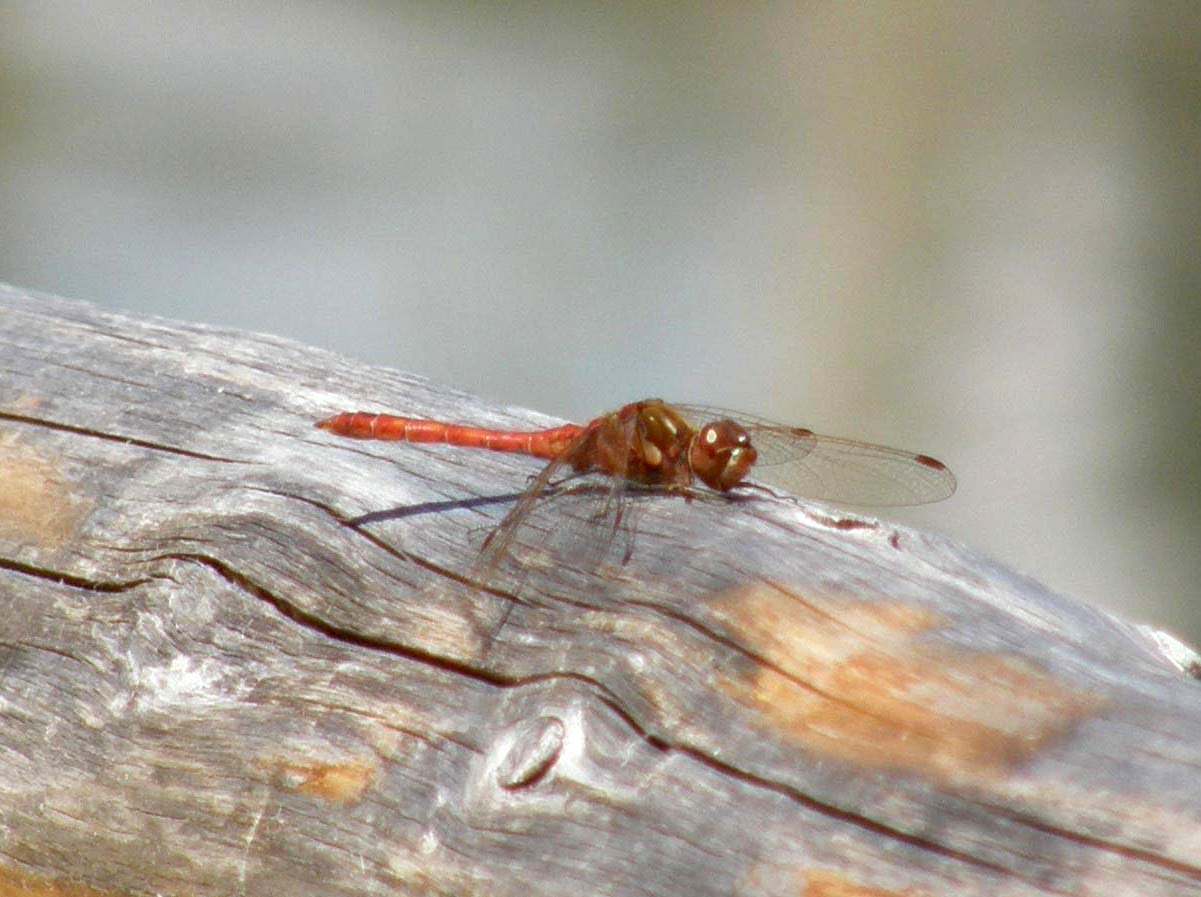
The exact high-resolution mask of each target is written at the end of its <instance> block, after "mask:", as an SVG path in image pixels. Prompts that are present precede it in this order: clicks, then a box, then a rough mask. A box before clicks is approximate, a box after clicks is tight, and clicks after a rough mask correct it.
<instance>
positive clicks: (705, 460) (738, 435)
mask: <svg viewBox="0 0 1201 897" xmlns="http://www.w3.org/2000/svg"><path fill="white" fill-rule="evenodd" d="M757 457H758V455H757V453H756V452H755V447H754V446H753V445H751V437H750V434H749V433H747V431H746V430H745V429H744V428H742V427H741V426H739V425H738V424H736V423H734V421H732V420H719V421H714V422H712V423H708V424H705V426H703V427H701V429H700V430H699V431H698V432H697V434H696V436H695V437H694V438H693V440H692V447H691V449H690V450H689V453H688V462H689V465H690V466H691V468H692V473H693V474H694V475H695V476H696V477H697V478H698V479H699V480H700V481H701V482H702V483H704V484H705V485H706V486H708V487H709V488H710V489H716V490H718V491H719V492H725V491H726V490H727V489H731V488H733V487H734V486H737V485H738V484H739V483H740V482H742V480H743V479H745V478H746V475H747V474H748V473H749V472H750V469H751V467H752V466H753V465H754V463H755V459H756V458H757Z"/></svg>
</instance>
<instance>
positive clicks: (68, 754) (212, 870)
mask: <svg viewBox="0 0 1201 897" xmlns="http://www.w3.org/2000/svg"><path fill="white" fill-rule="evenodd" d="M633 398H639V397H631V399H633ZM360 408H361V409H364V410H380V411H394V412H398V413H406V414H410V415H414V416H437V417H443V418H447V419H450V420H459V421H463V422H470V423H483V424H491V423H505V424H514V425H517V424H549V423H551V421H549V420H548V419H546V418H543V417H538V416H535V415H532V414H529V413H525V412H519V411H513V410H508V411H502V410H499V409H496V408H491V407H487V406H485V405H482V404H481V403H479V402H478V401H476V400H473V399H472V398H471V397H469V396H465V395H462V394H458V393H454V392H452V391H449V390H446V389H442V388H439V387H437V386H435V385H433V384H430V383H427V382H425V381H423V380H421V379H419V378H417V377H413V376H409V375H405V374H401V373H398V372H395V371H389V370H384V369H379V368H370V367H366V366H363V365H357V364H354V363H352V362H350V361H348V360H346V359H344V358H341V357H338V356H335V355H332V354H330V353H328V352H323V351H320V350H316V349H312V348H307V347H304V346H300V345H297V344H294V343H291V342H288V341H286V340H282V339H277V338H273V337H267V336H260V335H254V334H246V333H238V332H232V331H228V330H220V329H216V328H211V327H203V326H198V325H189V324H179V323H175V322H167V321H161V320H150V319H140V318H131V317H124V316H119V315H113V314H109V313H106V312H102V311H99V310H97V309H95V308H93V307H90V306H87V305H82V304H78V303H72V302H67V301H63V300H59V299H55V298H51V297H45V296H37V295H32V294H29V293H27V292H24V291H21V290H18V289H14V288H11V287H0V895H2V894H7V893H35V894H80V895H83V894H156V893H161V894H189V895H199V894H204V895H208V894H212V895H227V894H263V895H277V894H289V895H310V894H312V895H316V894H321V895H362V894H414V895H484V894H490V895H491V894H495V895H523V897H530V895H592V894H605V895H669V894H670V895H677V894H678V895H702V897H703V895H730V894H740V895H807V897H843V895H859V897H867V895H873V897H878V895H907V897H916V895H974V894H980V895H985V894H987V895H996V894H1003V895H1034V894H1040V895H1042V894H1059V895H1063V894H1072V895H1104V897H1115V895H1124V894H1130V895H1136V894H1137V895H1140V897H1147V895H1180V894H1191V893H1201V683H1199V682H1198V681H1196V680H1195V679H1193V678H1190V677H1189V676H1187V675H1185V674H1184V673H1183V672H1181V670H1180V669H1179V667H1178V666H1176V665H1173V663H1172V662H1170V660H1169V658H1168V656H1167V655H1166V654H1165V653H1164V651H1163V650H1161V642H1159V641H1157V640H1156V638H1154V637H1152V635H1151V634H1149V633H1147V632H1145V631H1143V630H1142V629H1140V628H1139V627H1136V626H1133V625H1131V624H1128V623H1125V622H1123V621H1121V620H1118V619H1115V618H1114V617H1112V616H1110V615H1108V614H1106V613H1103V612H1101V611H1099V610H1097V609H1094V608H1090V607H1087V606H1084V605H1081V604H1079V603H1077V602H1075V601H1073V600H1071V599H1069V598H1066V597H1063V596H1060V595H1055V594H1052V593H1049V592H1048V591H1047V590H1046V589H1045V588H1043V587H1042V586H1041V585H1039V584H1038V583H1037V582H1034V581H1033V580H1030V579H1028V578H1025V577H1023V576H1020V575H1017V574H1015V573H1013V572H1012V571H1010V570H1007V569H1005V568H1003V567H1001V566H999V565H997V564H996V563H994V562H992V561H990V560H988V559H987V558H984V557H981V556H980V555H978V554H977V553H975V552H973V551H971V550H970V549H968V548H965V547H964V546H962V545H959V544H956V543H954V542H952V541H950V540H948V539H946V538H943V537H940V536H935V535H931V534H927V533H922V532H917V531H914V530H912V529H907V528H904V527H901V526H897V525H894V524H890V523H887V522H883V521H880V520H876V519H874V518H872V517H867V516H863V515H860V514H851V513H849V512H846V511H842V510H837V509H833V508H831V507H829V506H822V505H817V504H811V503H806V502H803V501H797V500H794V499H791V498H779V499H773V498H770V497H766V496H762V495H760V496H756V497H755V498H753V499H750V500H742V501H726V500H712V501H693V502H685V501H683V500H680V499H678V498H673V497H670V496H662V495H637V496H634V497H633V501H632V503H631V505H630V508H631V510H630V511H629V513H628V516H627V518H626V519H625V520H624V521H623V523H622V526H621V527H619V529H618V531H617V532H615V533H614V535H613V538H612V539H611V540H610V541H609V542H604V541H603V540H602V542H601V543H600V545H599V547H596V548H591V549H584V548H581V547H580V546H581V544H585V543H581V539H583V538H584V537H585V536H586V535H587V533H588V532H590V531H593V530H594V527H593V526H592V525H591V524H590V522H589V520H588V515H589V511H588V507H589V506H588V504H587V503H586V502H585V501H583V499H584V498H586V497H587V496H586V494H576V495H574V496H566V497H563V498H561V499H559V500H557V501H554V502H552V503H550V505H549V507H548V510H547V511H546V512H545V513H544V514H541V515H537V516H536V518H535V521H534V523H533V525H532V526H531V527H530V528H529V529H528V531H526V532H524V533H523V536H522V538H521V539H520V540H519V544H517V545H515V546H514V553H513V558H512V561H511V562H510V563H507V564H506V565H504V567H503V569H502V568H497V569H495V570H492V571H489V572H488V576H487V577H485V578H484V579H483V580H481V576H480V572H481V571H480V568H479V565H478V563H477V562H476V558H477V557H478V554H479V548H480V542H481V538H482V536H483V534H484V533H486V532H487V529H488V527H490V526H491V525H493V524H495V522H496V521H498V520H499V519H500V518H501V517H502V516H503V514H504V513H505V511H506V509H507V508H509V507H511V503H512V500H513V497H514V496H515V495H516V494H517V493H519V492H520V491H521V489H522V487H523V484H524V483H525V481H526V478H527V477H528V476H529V475H531V474H532V473H535V472H537V470H538V466H537V462H532V461H529V460H526V459H523V458H519V457H504V456H491V455H486V454H481V453H470V452H468V453H464V452H463V451H461V450H460V451H457V450H455V449H450V448H445V447H439V446H409V445H395V444H376V443H362V442H350V441H347V440H339V439H336V438H334V437H331V436H329V435H327V434H325V433H322V432H320V431H317V430H314V429H313V426H312V425H313V422H314V421H315V420H317V419H319V418H321V417H323V416H326V415H328V414H331V413H334V412H337V411H340V410H347V409H351V410H353V409H360ZM599 410H601V409H598V411H599ZM584 492H585V493H586V492H587V490H586V489H585V490H584ZM502 621H503V625H501V624H502ZM1186 656H1188V655H1187V652H1186Z"/></svg>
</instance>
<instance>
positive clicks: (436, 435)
mask: <svg viewBox="0 0 1201 897" xmlns="http://www.w3.org/2000/svg"><path fill="white" fill-rule="evenodd" d="M316 426H317V427H318V428H319V429H322V430H327V431H329V432H330V433H333V434H334V435H335V436H346V437H349V438H351V439H382V440H390V441H393V442H429V443H438V444H442V445H454V446H460V447H462V448H482V449H488V450H489V451H493V452H512V453H515V454H519V455H532V456H533V457H535V458H545V459H551V458H557V457H558V456H559V455H560V454H561V453H562V452H563V451H564V449H566V447H567V446H568V445H569V444H570V443H571V441H572V440H573V439H575V438H576V437H577V436H578V435H579V434H580V431H581V429H582V428H581V427H579V426H578V425H576V424H565V425H563V426H561V427H553V428H551V429H549V430H491V429H488V428H486V427H468V426H463V425H461V424H448V423H445V422H444V421H437V420H424V419H422V418H417V417H397V416H396V415H392V414H372V413H370V412H368V411H344V412H342V413H341V414H335V415H334V416H333V417H327V418H326V419H325V420H322V421H319V422H318V423H317V424H316Z"/></svg>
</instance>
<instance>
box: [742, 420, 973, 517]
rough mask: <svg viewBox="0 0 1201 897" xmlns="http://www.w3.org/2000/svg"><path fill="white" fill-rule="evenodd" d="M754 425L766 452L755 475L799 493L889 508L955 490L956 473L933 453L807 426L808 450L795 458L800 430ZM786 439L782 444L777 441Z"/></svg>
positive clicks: (753, 439) (922, 501)
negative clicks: (794, 444) (842, 436)
mask: <svg viewBox="0 0 1201 897" xmlns="http://www.w3.org/2000/svg"><path fill="white" fill-rule="evenodd" d="M748 430H749V431H750V434H751V444H752V445H754V446H755V448H756V449H759V451H760V459H759V461H758V462H757V463H756V464H755V467H754V470H753V471H752V473H751V476H752V478H753V479H756V480H759V481H761V482H764V483H767V484H769V485H775V486H779V487H781V488H783V489H786V490H788V491H789V492H792V493H794V494H796V495H804V496H808V497H810V498H818V499H825V500H827V501H833V502H839V503H842V504H850V505H867V506H874V507H886V506H898V505H921V504H926V503H928V502H932V501H941V500H942V499H944V498H948V497H950V495H951V494H952V493H953V492H954V491H955V475H954V474H952V473H951V471H949V470H948V469H947V468H946V466H945V465H944V464H943V463H942V462H941V461H937V460H935V459H934V458H931V457H929V456H928V455H919V454H915V453H913V452H907V451H903V450H901V449H893V448H887V447H886V446H882V445H872V444H871V443H868V442H857V441H855V440H853V439H839V438H837V437H834V436H821V435H818V434H816V433H810V432H809V431H808V430H805V431H801V432H803V433H804V434H807V435H806V436H805V438H804V440H803V441H804V442H805V444H806V451H804V453H803V454H793V455H792V456H791V457H789V452H790V451H791V449H790V444H791V442H792V440H793V438H794V437H793V436H791V435H789V434H790V433H795V432H796V431H793V430H789V428H783V430H785V431H787V432H785V433H781V432H779V431H777V430H776V429H774V428H772V429H764V428H762V427H756V426H752V427H748ZM781 441H783V442H784V443H785V444H784V446H782V447H780V446H778V445H777V443H779V442H781ZM760 445H762V446H763V448H762V449H760V448H759V447H760ZM781 448H782V450H781ZM782 455H783V456H784V459H783V460H780V456H782Z"/></svg>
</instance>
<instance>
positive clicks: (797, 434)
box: [315, 399, 956, 555]
mask: <svg viewBox="0 0 1201 897" xmlns="http://www.w3.org/2000/svg"><path fill="white" fill-rule="evenodd" d="M315 426H317V427H318V428H319V429H322V430H325V431H327V432H329V433H332V434H334V435H337V436H344V437H348V438H351V439H379V440H392V441H399V442H412V443H440V444H444V445H450V446H458V447H461V448H474V449H486V450H488V451H493V452H509V453H516V454H522V455H529V456H532V457H535V458H540V459H542V460H545V461H546V462H547V464H546V466H545V467H544V468H543V469H542V472H541V473H539V474H538V475H537V476H536V477H534V478H533V481H532V483H531V485H530V486H529V487H528V488H527V489H526V490H525V491H524V492H523V493H522V496H521V497H520V498H519V499H518V500H517V503H516V504H515V506H514V507H513V509H512V510H511V511H510V512H509V513H508V514H507V515H506V516H505V517H504V519H503V520H502V521H501V523H500V524H499V525H498V526H497V528H496V529H495V530H493V532H492V533H491V534H490V535H489V537H488V541H487V542H486V543H485V545H486V546H488V545H491V553H492V554H494V555H495V554H499V553H503V551H504V549H505V548H506V547H507V546H508V545H509V543H510V542H511V541H512V539H513V534H514V533H515V532H516V531H517V529H518V528H519V527H520V525H521V524H522V523H523V522H524V521H525V519H526V518H527V517H529V516H530V515H531V513H532V512H533V511H534V509H535V508H536V507H537V506H538V505H539V504H540V503H541V502H542V501H543V499H544V498H545V496H546V495H547V493H548V492H549V491H551V487H553V486H554V485H555V483H556V478H557V477H559V476H560V475H566V477H570V476H573V475H577V474H585V473H589V472H595V473H600V474H603V475H606V476H608V477H609V478H610V483H611V486H610V490H611V491H610V494H609V497H608V502H607V507H608V508H614V507H616V508H618V509H619V508H620V502H619V501H615V500H614V499H616V498H620V490H622V489H623V488H624V487H625V486H627V485H629V484H641V485H643V486H648V487H653V488H656V489H660V490H664V491H667V492H670V493H676V494H682V495H685V496H687V497H692V496H694V495H696V494H697V492H698V491H709V492H712V493H724V494H731V493H734V492H735V491H736V490H739V489H743V490H746V489H753V488H762V486H768V487H776V488H780V489H783V490H784V491H786V492H791V493H793V494H795V495H797V496H803V497H808V498H816V499H822V500H826V501H831V502H835V503H837V504H849V505H864V506H875V507H884V506H899V505H919V504H925V503H928V502H934V501H940V500H942V499H944V498H948V497H949V496H950V495H951V494H952V493H953V492H954V491H955V485H956V483H955V476H954V475H953V474H952V473H951V471H950V470H949V469H948V468H947V466H946V465H945V464H943V463H942V462H941V461H939V460H937V459H935V458H932V457H931V456H929V455H923V454H918V453H915V452H908V451H903V450H901V449H894V448H887V447H885V446H882V445H874V444H872V443H869V442H859V441H857V440H854V439H842V438H839V437H834V436H822V435H820V434H818V433H814V432H813V431H812V430H808V429H805V428H803V427H790V426H785V425H783V424H777V423H772V422H771V421H767V420H763V419H760V418H757V417H754V416H751V415H747V414H741V413H739V412H733V411H725V410H723V409H715V408H709V407H705V406H696V405H684V404H674V403H668V402H665V401H663V400H662V399H644V400H643V401H640V402H631V403H630V404H628V405H625V406H623V407H621V408H619V409H618V410H616V411H613V412H610V413H608V414H603V415H601V416H600V417H597V418H594V419H593V420H591V421H589V422H588V423H585V424H563V425H561V426H558V427H550V428H547V429H541V430H502V429H492V428H488V427H478V426H470V425H465V424H456V423H448V422H446V421H438V420H426V419H424V418H416V417H400V416H396V415H391V414H375V413H372V412H367V411H344V412H341V413H339V414H335V415H333V416H332V417H327V418H325V419H324V420H321V421H318V422H317V423H316V425H315ZM752 472H753V473H754V477H755V479H754V481H752V480H750V479H749V477H750V475H751V473H752ZM566 477H565V478H566ZM760 484H762V485H760ZM619 513H620V510H618V511H617V512H616V513H615V514H614V517H616V516H617V515H618V514H619Z"/></svg>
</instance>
